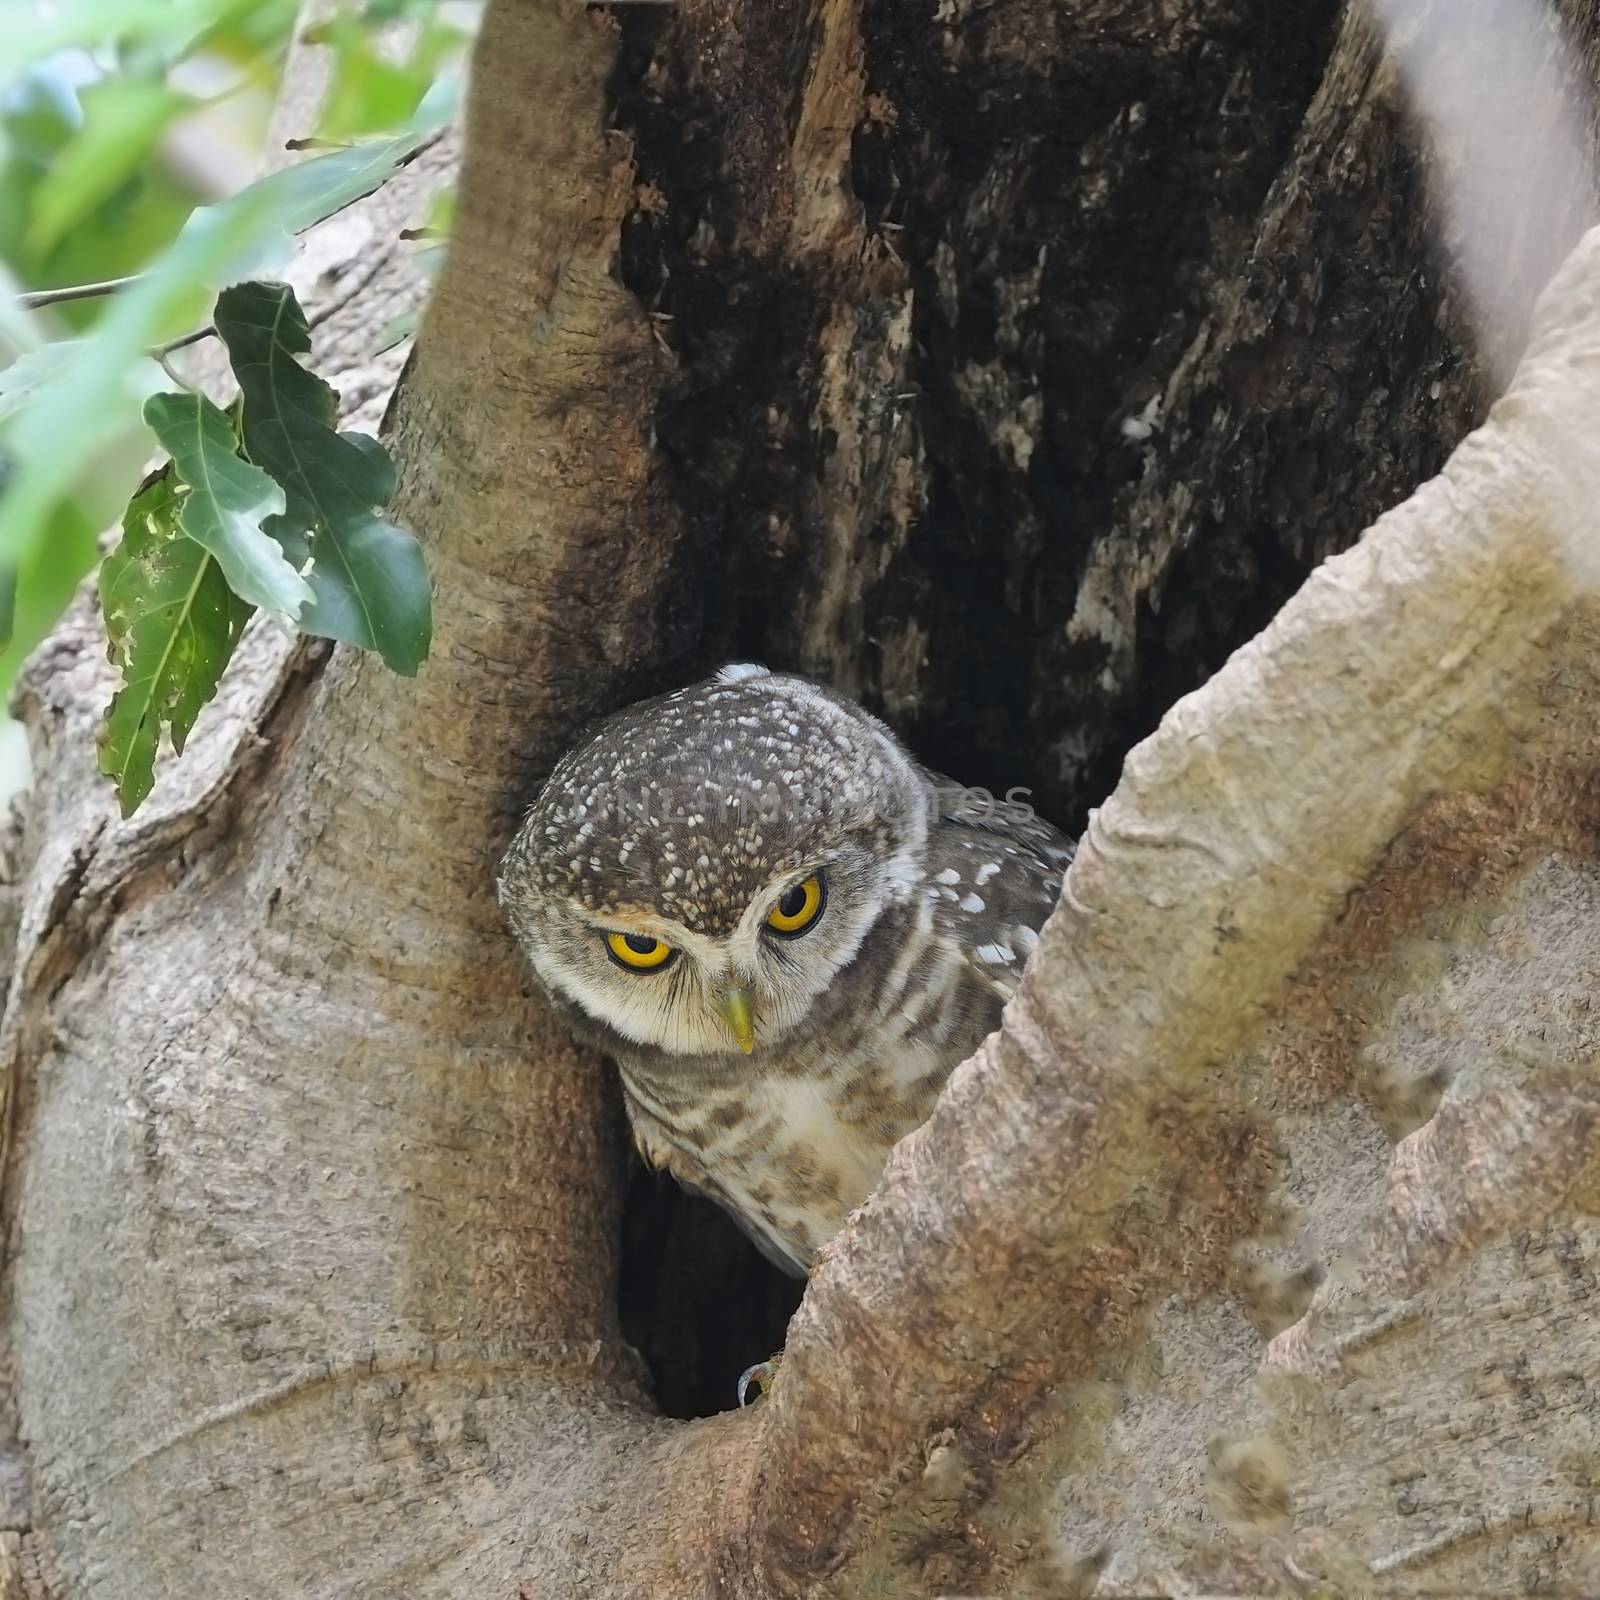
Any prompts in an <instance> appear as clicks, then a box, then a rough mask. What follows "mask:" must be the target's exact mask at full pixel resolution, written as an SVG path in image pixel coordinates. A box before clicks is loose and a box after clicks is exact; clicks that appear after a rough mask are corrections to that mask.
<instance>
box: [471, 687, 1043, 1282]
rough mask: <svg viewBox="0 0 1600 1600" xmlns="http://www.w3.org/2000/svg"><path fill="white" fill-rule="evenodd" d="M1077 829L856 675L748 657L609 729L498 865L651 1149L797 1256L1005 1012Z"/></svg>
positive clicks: (522, 932) (560, 992) (647, 1154)
mask: <svg viewBox="0 0 1600 1600" xmlns="http://www.w3.org/2000/svg"><path fill="white" fill-rule="evenodd" d="M1071 855H1072V849H1071V846H1070V845H1069V844H1068V842H1067V840H1066V839H1065V838H1064V837H1063V836H1062V835H1061V834H1060V833H1059V832H1058V831H1057V830H1056V829H1055V828H1053V827H1051V826H1050V825H1049V824H1048V823H1046V822H1043V821H1041V820H1039V819H1038V818H1036V817H1035V816H1034V815H1033V813H1032V812H1031V810H1029V809H1028V808H1027V807H1026V806H1020V805H1017V804H1014V803H1003V802H993V801H991V800H990V799H989V798H988V797H987V796H980V795H979V793H978V792H976V791H963V790H961V789H959V788H957V787H956V786H955V785H953V784H951V783H950V782H949V781H948V780H946V779H943V778H941V777H939V776H938V775H937V774H935V773H932V772H930V771H928V770H927V769H925V768H923V767H921V766H919V765H918V764H917V762H916V761H914V760H913V759H912V758H911V756H910V755H908V754H907V752H906V751H905V749H904V748H903V747H902V746H901V745H900V743H899V741H898V740H897V739H896V738H895V736H894V735H893V734H892V733H891V732H890V731H889V729H888V728H886V727H885V726H884V725H883V724H882V723H881V722H879V721H878V720H877V719H876V718H874V717H872V716H869V715H868V714H867V712H866V711H864V710H863V709H862V708H861V707H860V706H858V705H855V704H854V703H852V702H851V701H850V700H847V699H845V698H844V697H843V696H841V695H838V694H835V693H833V692H832V691H830V690H828V689H825V688H823V687H821V686H820V685H818V684H816V683H812V682H809V681H807V680H806V679H804V678H799V677H792V676H789V675H786V674H781V673H775V672H769V671H767V670H766V669H765V668H764V667H758V666H743V665H741V666H730V667H725V668H723V670H722V671H721V672H719V673H718V674H717V675H716V676H715V677H714V678H711V679H709V680H708V681H706V682H704V683H699V684H695V685H693V686H692V687H690V688H686V689H680V690H677V691H676V692H675V693H672V694H667V695H663V696H661V697H660V698H658V699H653V700H647V701H644V702H642V703H641V704H639V705H635V706H631V707H629V708H628V709H627V710H625V711H622V712H619V713H618V714H616V715H615V716H612V717H609V718H607V719H606V720H605V721H603V722H601V723H600V724H599V725H598V726H597V727H595V728H594V729H593V730H592V732H591V733H590V734H589V736H588V737H587V738H586V739H585V741H584V742H583V743H582V744H580V745H579V746H578V747H577V748H576V749H574V750H572V751H571V752H570V753H569V754H567V755H566V756H565V757H564V758H563V759H562V760H561V761H560V762H559V763H558V765H557V766H556V768H555V770H554V771H553V772H552V773H551V775H550V778H549V780H548V781H547V782H546V784H545V786H544V788H543V790H542V791H541V793H540V794H539V797H538V799H537V800H536V801H535V802H534V804H533V806H532V808H531V810H530V811H529V812H528V815H527V817H526V819H525V820H524V822H523V825H522V827H521V829H520V830H519V832H518V833H517V836H516V838H515V839H514V841H513V842H512V844H511V846H510V848H509V850H508V851H507V852H506V856H505V859H504V861H503V862H502V863H501V868H500V876H499V883H498V889H499V895H500V900H501V903H502V904H503V906H504V907H505V910H506V913H507V915H508V918H509V920H510V923H511V927H512V930H513V932H514V934H515V936H516V939H517V941H518V943H519V944H520V945H521V947H522V949H523V951H524V952H525V953H526V955H527V957H528V960H529V962H530V963H531V965H532V969H533V972H534V974H535V977H536V979H537V981H538V983H539V985H540V986H541V988H542V989H543V990H544V991H545V994H546V995H547V997H548V999H549V1000H550V1002H551V1004H552V1005H553V1006H554V1007H555V1008H556V1009H557V1010H558V1011H559V1012H561V1013H562V1014H564V1015H565V1017H566V1018H567V1020H568V1021H569V1022H570V1024H571V1025H572V1027H573V1028H574V1029H575V1030H576V1032H577V1033H578V1034H579V1035H580V1036H581V1037H582V1038H584V1039H586V1040H587V1041H589V1042H590V1043H592V1044H594V1045H596V1046H598V1047H599V1048H600V1049H601V1050H603V1051H604V1052H605V1053H606V1054H608V1055H609V1056H611V1057H612V1058H613V1059H614V1060H615V1062H616V1063H617V1066H618V1068H619V1069H620V1071H621V1077H622V1088H623V1093H624V1098H625V1100H626V1104H627V1110H628V1117H629V1120H630V1122H631V1124H632V1128H633V1133H634V1137H635V1139H636V1141H637V1143H638V1147H639V1150H640V1152H641V1154H642V1155H643V1156H644V1158H645V1160H646V1161H647V1162H648V1163H649V1164H650V1165H652V1166H654V1167H657V1168H662V1167H664V1168H666V1170H667V1171H669V1172H671V1173H672V1174H673V1176H674V1177H676V1178H677V1179H678V1180H679V1181H680V1182H681V1183H683V1184H684V1185H685V1186H686V1187H688V1188H690V1189H694V1190H697V1191H699V1192H701V1193H704V1194H706V1195H709V1196H710V1197H711V1198H712V1199H714V1200H716V1201H717V1202H718V1203H719V1204H720V1205H722V1206H723V1207H724V1208H725V1209H726V1210H727V1211H729V1212H730V1213H731V1214H732V1215H733V1217H734V1218H735V1219H736V1220H737V1221H738V1222H739V1223H740V1225H741V1226H742V1227H743V1228H744V1229H745V1231H746V1232H747V1233H748V1234H749V1235H750V1237H751V1238H752V1239H754V1240H755V1242H756V1244H757V1245H758V1246H759V1247H760V1248H761V1249H762V1251H763V1252H764V1253H765V1254H766V1255H767V1256H768V1257H769V1258H770V1259H771V1260H773V1261H774V1262H776V1263H777V1264H778V1265H779V1266H780V1267H783V1268H785V1269H786V1270H787V1271H789V1272H792V1273H794V1274H796V1275H804V1274H805V1273H806V1272H807V1271H808V1270H809V1268H810V1266H811V1264H812V1262H813V1260H814V1259H815V1257H816V1254H817V1252H818V1250H819V1249H820V1248H821V1247H822V1246H823V1245H824V1244H825V1243H826V1242H827V1241H828V1240H829V1239H830V1238H831V1237H832V1236H833V1235H834V1234H835V1233H836V1232H837V1231H838V1230H839V1228H840V1227H841V1226H842V1224H843V1223H844V1221H845V1219H846V1217H847V1216H848V1215H849V1213H850V1212H851V1210H852V1209H853V1208H854V1207H856V1206H857V1205H859V1204H860V1203H861V1202H862V1200H864V1199H865V1198H866V1196H867V1195H868V1194H869V1193H870V1192H871V1190H872V1188H873V1187H874V1185H875V1184H876V1183H877V1181H878V1177H879V1175H880V1173H881V1172H882V1169H883V1164H884V1159H885V1157H886V1156H887V1155H888V1153H889V1149H890V1147H891V1146H892V1145H893V1144H894V1143H895V1141H896V1140H898V1139H899V1138H900V1137H901V1136H902V1135H904V1134H905V1133H907V1132H909V1131H910V1130H911V1129H912V1128H914V1127H916V1126H917V1125H918V1124H919V1123H921V1122H922V1121H923V1120H924V1119H925V1118H926V1117H927V1115H928V1113H929V1112H930V1111H931V1110H932V1108H933V1103H934V1100H935V1099H936V1098H937V1096H938V1094H939V1090H940V1088H941V1087H942V1086H943V1084H944V1082H945V1080H946V1078H948V1077H949V1075H950V1073H951V1071H952V1069H953V1068H955V1067H956V1066H957V1065H958V1064H959V1063H960V1062H961V1061H963V1060H964V1059H965V1058H966V1057H967V1056H968V1055H970V1054H971V1053H972V1051H973V1049H974V1048H975V1047H976V1046H977V1045H978V1043H979V1042H980V1041H981V1040H982V1039H983V1038H984V1037H985V1036H986V1035H987V1034H988V1033H990V1032H991V1031H992V1030H993V1029H994V1027H995V1026H996V1024H997V1023H998V1021H999V1018H1000V1011H1001V1007H1002V1006H1003V1005H1004V1004H1005V1001H1006V1000H1007V998H1008V997H1009V996H1010V995H1011V993H1012V991H1013V990H1014V989H1015V988H1016V985H1017V981H1018V979H1019V978H1020V976H1021V974H1022V968H1023V966H1024V964H1025V962H1026V961H1027V958H1028V953H1029V952H1030V951H1031V950H1032V949H1033V947H1034V945H1035V944H1036V943H1037V941H1038V934H1039V929H1040V927H1041V926H1042V924H1043V922H1044V919H1045V918H1046V917H1047V916H1048V915H1049V913H1050V910H1051V908H1052V906H1053V905H1054V904H1055V901H1056V897H1057V895H1058V893H1059V891H1060V888H1061V877H1062V873H1063V871H1064V870H1065V867H1066V865H1067V863H1068V861H1069V860H1070V859H1071Z"/></svg>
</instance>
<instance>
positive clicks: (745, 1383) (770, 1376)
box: [738, 1356, 782, 1407]
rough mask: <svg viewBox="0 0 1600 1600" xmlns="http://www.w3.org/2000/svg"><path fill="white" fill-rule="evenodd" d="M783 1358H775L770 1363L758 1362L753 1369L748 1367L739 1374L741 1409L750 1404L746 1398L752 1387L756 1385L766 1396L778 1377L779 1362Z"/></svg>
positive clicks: (760, 1392)
mask: <svg viewBox="0 0 1600 1600" xmlns="http://www.w3.org/2000/svg"><path fill="white" fill-rule="evenodd" d="M781 1359H782V1358H781V1357H779V1356H774V1357H773V1358H772V1359H771V1360H770V1361H758V1362H756V1364H755V1365H754V1366H753V1367H746V1368H745V1369H744V1371H743V1372H741V1373H740V1374H739V1391H738V1393H739V1404H740V1406H741V1407H744V1406H747V1405H749V1404H750V1402H749V1400H748V1399H747V1398H746V1396H747V1395H748V1394H749V1393H750V1385H751V1384H754V1385H755V1386H756V1390H757V1392H758V1393H759V1394H761V1395H765V1394H766V1392H767V1390H769V1389H770V1388H771V1387H772V1385H773V1383H774V1382H775V1381H776V1379H777V1376H778V1362H779V1361H780V1360H781Z"/></svg>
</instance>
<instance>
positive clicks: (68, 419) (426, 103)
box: [0, 84, 455, 562]
mask: <svg viewBox="0 0 1600 1600" xmlns="http://www.w3.org/2000/svg"><path fill="white" fill-rule="evenodd" d="M454 93H455V88H454V85H441V84H435V86H434V88H433V90H431V91H430V92H429V93H428V95H426V96H425V97H424V99H423V103H422V105H421V106H419V107H418V108H417V114H416V116H415V117H413V118H412V120H411V123H410V125H409V126H408V128H407V129H406V131H405V132H404V133H403V134H401V135H399V136H398V137H396V138H393V139H380V140H377V141H375V142H374V143H372V144H367V145H358V146H356V147H355V148H353V149H350V150H336V151H333V152H332V153H331V154H329V155H326V156H317V157H313V158H312V159H310V160H308V161H302V162H300V163H298V164H297V165H295V166H292V167H287V168H285V169H284V170H282V171H280V172H273V173H269V174H268V175H267V176H266V177H264V178H262V179H260V180H258V181H257V182H255V183H253V184H250V185H249V186H248V187H247V188H244V189H241V190H240V191H239V192H238V193H237V194H235V195H232V196H230V197H229V198H228V199H226V200H223V201H220V202H219V203H218V204H216V205H214V206H205V207H202V208H201V209H200V210H197V211H195V212H194V213H193V215H191V216H190V218H189V220H188V221H187V222H186V223H185V224H184V226H183V229H182V231H181V232H180V233H179V235H178V237H177V238H176V239H175V240H174V241H173V242H172V244H171V245H170V246H168V248H167V249H166V250H165V251H163V252H162V254H161V255H160V256H158V257H157V258H156V259H155V260H154V261H153V262H151V264H150V265H149V267H147V268H146V269H145V270H144V271H143V272H142V273H140V274H139V276H138V277H137V278H136V279H135V281H134V282H133V283H131V284H130V285H129V286H128V287H127V288H126V289H123V290H121V291H120V292H119V293H117V294H116V295H114V296H113V297H112V299H111V302H110V305H109V307H108V308H107V310H106V312H105V314H104V315H103V316H102V317H101V318H100V320H99V321H98V322H96V323H95V325H94V337H93V338H91V339H80V340H77V341H75V344H74V347H73V354H72V356H71V358H70V359H67V360H65V361H63V363H62V366H61V369H60V370H59V372H57V373H56V375H55V376H54V377H53V379H52V380H51V381H50V382H48V383H45V384H42V385H41V386H40V387H39V388H38V390H37V392H36V393H35V395H34V397H33V401H32V403H31V404H29V405H28V406H26V407H25V408H23V409H22V411H21V413H20V415H18V416H17V417H16V418H15V421H14V425H13V428H12V431H11V433H10V435H9V443H10V446H11V448H12V450H13V451H14V453H15V455H16V458H17V460H18V461H19V462H21V463H22V466H21V469H20V470H19V471H18V473H17V475H16V477H15V478H14V479H13V480H12V482H11V484H10V486H9V487H8V489H7V491H6V493H5V495H4V496H3V497H0V562H4V561H20V560H22V559H25V558H26V556H27V554H28V553H29V552H30V551H31V550H32V549H33V548H34V546H35V545H36V544H37V543H38V542H39V541H40V540H41V539H42V538H44V537H45V534H46V531H47V529H48V527H49V520H50V515H51V511H52V508H53V507H54V506H55V505H56V504H57V503H59V502H60V500H61V499H62V498H63V496H64V495H66V494H67V493H68V491H69V490H70V488H71V486H72V484H73V483H74V481H75V480H76V479H77V478H79V477H80V476H81V474H82V473H83V471H84V469H85V467H86V465H87V464H88V463H89V462H90V461H92V460H93V459H94V457H95V455H96V453H97V452H98V451H99V450H101V449H102V448H103V447H104V445H105V443H106V441H107V440H108V439H109V438H110V437H111V436H112V435H113V434H115V433H116V432H117V431H118V429H119V428H121V427H124V426H126V424H127V423H128V421H129V420H130V417H132V416H134V415H136V408H137V405H138V400H139V397H138V396H136V395H134V394H133V393H132V392H131V389H130V383H131V380H132V378H133V377H134V369H135V368H136V367H137V366H138V365H139V364H140V363H141V361H142V360H143V358H144V352H145V351H147V350H149V349H150V348H151V347H152V346H154V345H157V344H160V343H161V342H162V341H163V340H165V339H168V338H171V337H172V336H173V335H174V334H175V333H181V332H184V331H187V330H188V329H190V328H193V327H194V326H196V324H197V323H198V322H200V321H201V319H202V318H203V316H204V310H205V305H206V302H207V300H208V299H209V290H211V289H213V288H217V287H220V286H221V285H223V284H228V283H233V282H236V281H237V280H238V279H240V278H241V277H244V276H246V275H247V274H248V273H250V272H253V271H259V270H261V269H262V263H263V261H271V260H276V259H280V258H282V257H283V256H284V255H285V254H286V253H287V252H288V251H289V250H291V249H292V239H291V237H290V236H291V235H292V234H295V233H300V232H303V231H304V230H305V229H307V228H309V227H311V226H313V225H314V224H315V223H317V222H319V221H321V220H322V219H323V218H324V217H328V216H331V215H332V214H333V213H334V212H335V211H338V210H340V209H341V208H342V207H344V206H347V205H349V204H350V203H351V202H352V201H354V200H357V199H360V197H361V196H362V195H365V194H369V193H371V191H372V190H374V189H376V188H378V187H379V186H380V185H381V184H383V183H384V182H386V181H387V180H388V179H389V178H391V177H393V176H394V174H395V173H396V172H398V171H399V170H400V168H401V167H402V166H403V165H404V164H405V163H406V161H408V160H409V159H410V158H411V156H412V155H413V154H415V152H416V150H417V148H418V146H419V144H420V143H421V142H422V141H424V140H425V139H426V138H428V137H429V136H431V133H432V132H433V131H434V130H436V129H437V128H439V127H441V126H443V125H444V123H445V122H446V121H448V120H449V117H450V115H451V114H452V112H453V108H454Z"/></svg>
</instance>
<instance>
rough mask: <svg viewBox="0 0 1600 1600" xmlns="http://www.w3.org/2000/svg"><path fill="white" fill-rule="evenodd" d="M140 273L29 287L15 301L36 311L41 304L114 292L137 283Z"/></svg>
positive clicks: (83, 298) (57, 302)
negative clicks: (56, 286)
mask: <svg viewBox="0 0 1600 1600" xmlns="http://www.w3.org/2000/svg"><path fill="white" fill-rule="evenodd" d="M142 276H143V274H142V273H138V272H136V273H133V274H132V275H131V276H130V277H126V278H107V279H105V280H104V282H101V283H74V284H70V285H68V286H67V287H66V288H64V289H30V290H28V291H27V292H26V293H25V294H19V295H18V296H17V303H18V304H19V305H20V306H22V308H23V309H24V310H26V311H37V310H38V309H39V308H40V307H41V306H59V305H65V304H66V303H67V301H69V300H93V299H95V298H96V297H97V296H99V295H103V294H115V293H116V292H117V291H118V290H119V289H126V288H127V287H128V286H129V285H130V284H134V283H137V282H138V281H139V279H140V278H141V277H142Z"/></svg>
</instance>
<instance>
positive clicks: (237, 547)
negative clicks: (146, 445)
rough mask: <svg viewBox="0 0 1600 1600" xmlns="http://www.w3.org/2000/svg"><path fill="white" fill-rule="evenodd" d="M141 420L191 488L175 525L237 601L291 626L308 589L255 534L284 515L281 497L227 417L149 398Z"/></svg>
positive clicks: (192, 402) (189, 401) (180, 401)
mask: <svg viewBox="0 0 1600 1600" xmlns="http://www.w3.org/2000/svg"><path fill="white" fill-rule="evenodd" d="M144 420H145V421H146V422H148V423H149V424H150V426H151V427H152V428H154V429H155V434H156V438H157V439H159V440H160V441H161V445H162V448H163V449H165V450H166V452H167V454H168V455H170V456H171V457H172V461H173V465H174V466H175V467H176V469H177V473H178V476H179V477H180V478H181V479H182V480H183V482H184V483H185V484H186V485H188V488H189V493H188V494H187V495H185V496H184V498H183V509H182V511H181V513H180V515H179V519H178V521H179V526H180V527H181V528H182V529H183V531H184V532H185V533H186V534H187V535H188V536H189V537H190V538H191V539H193V540H194V541H195V543H196V544H199V545H203V546H204V547H205V548H206V549H207V550H209V551H210V552H211V553H212V555H214V556H215V557H216V558H217V560H218V562H219V563H220V564H221V566H222V572H223V576H224V577H225V578H227V580H228V587H229V588H230V589H232V590H233V592H234V593H235V594H236V595H238V597H239V598H240V599H241V600H246V601H248V602H249V603H250V604H251V605H253V606H261V607H263V608H264V609H265V610H268V611H271V612H275V613H276V614H277V615H278V616H281V617H285V618H287V619H288V620H290V621H293V620H294V619H296V618H297V617H298V616H299V615H300V608H301V607H302V606H304V605H305V604H306V603H307V602H308V601H309V600H310V599H311V597H312V596H311V586H310V584H308V583H307V582H306V581H305V579H304V578H302V577H301V576H300V574H299V573H298V572H296V571H295V569H294V568H293V567H292V566H290V565H289V563H288V562H287V561H286V560H285V559H284V553H283V550H282V548H281V547H280V546H279V545H277V544H276V543H274V542H273V540H271V539H269V538H268V537H267V535H266V534H265V533H263V532H262V531H261V524H262V523H263V522H264V521H265V520H266V518H268V517H277V516H281V515H282V513H283V510H284V504H285V502H284V496H283V490H282V489H280V488H279V487H278V485H277V484H275V483H274V482H273V481H272V479H271V478H269V477H268V476H267V475H266V473H264V472H263V471H262V470H261V469H260V468H259V467H253V466H251V464H250V463H249V462H248V461H246V460H245V459H244V458H243V457H242V456H241V455H240V454H239V437H238V435H237V434H236V433H235V432H234V431H233V424H232V423H231V422H230V421H229V420H228V417H227V413H226V412H223V411H220V410H218V409H217V407H216V406H214V405H212V403H211V402H210V401H209V400H208V399H206V397H205V396H204V395H201V394H154V395H151V396H150V398H149V399H148V400H146V401H145V403H144Z"/></svg>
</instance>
